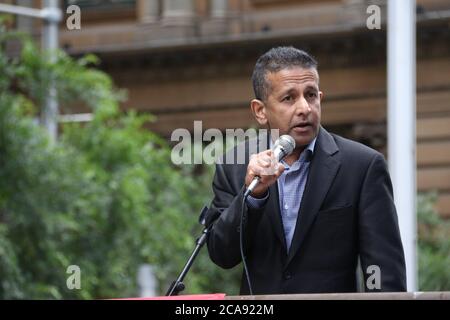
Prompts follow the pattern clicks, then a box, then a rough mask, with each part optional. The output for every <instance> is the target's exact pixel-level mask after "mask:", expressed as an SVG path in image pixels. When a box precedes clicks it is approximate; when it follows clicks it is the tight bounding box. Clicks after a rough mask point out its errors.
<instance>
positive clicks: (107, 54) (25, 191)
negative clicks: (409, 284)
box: [0, 0, 450, 299]
mask: <svg viewBox="0 0 450 320" xmlns="http://www.w3.org/2000/svg"><path fill="white" fill-rule="evenodd" d="M0 3H1V4H8V5H18V6H23V7H28V8H34V9H42V8H43V7H44V6H45V5H47V4H48V3H46V1H40V0H17V1H1V2H0ZM58 4H59V8H61V10H62V12H63V14H64V16H63V17H62V19H61V21H60V23H59V27H58V34H57V40H58V47H59V48H60V50H59V51H57V52H56V51H52V50H47V49H48V47H46V46H47V45H46V44H45V41H43V40H45V32H46V31H45V30H46V25H45V23H43V22H42V19H32V18H29V17H24V16H18V15H13V14H2V13H1V12H0V32H1V34H0V50H1V51H0V95H1V96H0V297H1V298H56V299H61V298H77V299H78V298H80V299H92V298H113V297H127V296H138V295H140V294H146V295H160V294H164V293H165V291H166V289H167V288H168V286H169V284H170V282H171V281H172V280H174V279H175V278H176V275H177V273H178V272H179V271H181V268H182V267H183V264H184V262H185V261H186V259H187V258H188V256H189V254H190V251H191V250H192V248H193V244H194V240H195V237H196V236H197V235H199V234H200V233H201V231H202V228H201V226H200V225H199V224H198V222H197V217H198V214H199V212H200V210H201V208H202V206H203V205H204V204H209V202H210V201H211V196H212V195H211V180H212V175H213V172H214V167H213V166H207V165H181V166H175V165H173V164H172V163H171V162H170V152H171V146H172V145H173V142H172V141H170V136H171V133H172V132H173V130H175V129H177V128H186V129H188V130H190V131H192V129H193V124H194V121H195V120H199V121H202V125H203V130H206V129H208V128H218V129H220V130H225V129H227V128H229V129H232V128H243V129H247V128H251V127H256V126H257V124H256V123H255V121H254V120H253V118H252V115H251V112H250V108H249V101H250V100H251V99H252V97H253V92H252V87H251V81H250V78H251V73H252V70H253V66H254V64H255V61H256V59H257V58H258V56H259V55H261V54H262V53H264V52H265V51H267V50H268V49H270V48H271V47H273V46H279V45H293V46H295V47H298V48H301V49H304V50H306V51H308V52H309V53H311V54H312V55H313V56H315V57H316V59H317V60H318V62H319V73H320V87H321V90H322V91H323V92H324V94H325V98H324V100H323V102H322V124H323V125H324V127H325V128H327V129H328V130H329V131H332V132H335V133H337V134H340V135H342V136H344V137H347V138H350V139H353V140H356V141H359V142H362V143H364V144H366V145H368V146H370V147H372V148H374V149H377V150H379V151H380V152H382V153H384V154H385V156H386V157H387V158H389V155H388V154H387V122H386V121H387V93H386V92H387V89H386V88H387V69H386V65H387V55H386V50H387V36H386V19H387V16H386V13H387V1H381V0H380V1H375V0H374V1H367V0H334V1H333V0H319V1H308V0H186V1H181V0H135V1H133V0H78V1H77V0H68V1H60V2H59V3H58ZM373 4H375V5H377V6H378V7H379V8H380V9H381V10H380V12H381V28H380V29H369V28H368V27H367V25H366V22H367V19H368V17H369V16H370V14H369V13H368V12H367V8H368V7H369V5H373ZM71 5H76V6H78V8H80V13H81V18H80V21H79V22H80V25H79V27H80V28H75V29H73V30H70V28H69V23H68V21H69V20H70V19H71V16H72V14H73V12H69V13H67V12H66V9H67V8H68V7H69V6H71ZM416 14H417V16H416V19H417V24H416V28H417V33H416V37H417V38H416V42H417V49H416V55H417V64H416V70H417V88H416V95H417V114H416V116H417V188H418V192H419V197H418V205H417V209H418V258H419V277H418V280H419V285H418V287H419V288H418V289H420V290H421V291H427V290H433V291H436V290H450V268H449V266H450V220H449V218H450V2H449V1H446V0H417V1H416ZM70 21H72V20H70ZM47 27H48V26H47ZM49 88H52V89H51V90H50V89H49ZM49 90H50V92H52V93H51V94H50V96H52V97H53V100H55V101H56V102H57V105H58V109H59V113H60V115H59V116H58V125H57V128H58V137H57V139H56V140H54V139H52V138H51V136H49V135H48V133H47V131H46V130H45V127H43V126H41V125H40V123H41V122H42V118H43V117H45V115H44V111H43V110H44V109H45V107H46V106H48V105H49V94H48V92H49ZM40 119H41V120H40ZM198 147H199V146H196V145H193V148H198ZM70 265H77V266H79V267H80V270H81V288H80V289H69V288H68V286H67V283H66V282H67V278H68V277H69V276H70V274H69V273H67V272H66V270H67V268H68V266H70ZM139 270H140V271H139ZM240 272H241V269H240V266H238V267H236V268H234V269H233V270H231V271H230V270H225V271H224V270H220V269H219V268H218V267H216V266H215V265H214V264H213V263H212V262H210V261H209V258H208V255H207V252H206V249H204V250H203V251H202V252H201V254H200V256H199V259H198V260H197V261H196V263H195V265H194V267H193V269H192V271H191V272H190V273H189V275H188V277H187V278H186V287H187V289H186V293H210V292H225V293H227V294H238V288H239V278H240Z"/></svg>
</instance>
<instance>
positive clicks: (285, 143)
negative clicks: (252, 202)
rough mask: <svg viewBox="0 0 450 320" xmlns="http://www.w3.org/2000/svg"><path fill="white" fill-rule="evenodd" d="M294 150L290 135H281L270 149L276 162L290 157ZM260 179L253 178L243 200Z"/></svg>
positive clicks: (293, 141)
mask: <svg viewBox="0 0 450 320" xmlns="http://www.w3.org/2000/svg"><path fill="white" fill-rule="evenodd" d="M294 149H295V140H294V138H292V137H291V136H290V135H287V134H285V135H282V136H281V137H279V138H278V139H277V141H275V144H274V145H273V147H272V150H273V153H274V155H275V159H277V161H281V160H282V159H284V158H285V157H286V156H288V155H290V154H291V153H292V151H294ZM260 179H261V177H258V176H256V177H254V178H253V180H252V182H251V183H250V185H249V186H248V188H247V190H246V191H245V193H244V199H246V198H247V197H248V196H249V194H250V193H252V191H253V190H254V189H255V188H256V186H257V185H258V183H259V180H260Z"/></svg>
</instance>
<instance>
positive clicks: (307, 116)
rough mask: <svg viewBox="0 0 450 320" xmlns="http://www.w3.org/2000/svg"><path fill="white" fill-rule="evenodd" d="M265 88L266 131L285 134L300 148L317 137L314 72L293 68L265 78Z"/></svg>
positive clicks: (317, 98) (317, 102)
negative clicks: (266, 87) (267, 127)
mask: <svg viewBox="0 0 450 320" xmlns="http://www.w3.org/2000/svg"><path fill="white" fill-rule="evenodd" d="M266 81H267V84H268V85H269V90H268V96H267V99H266V102H265V108H264V109H265V117H266V118H267V123H268V125H269V127H270V129H277V128H278V129H279V130H280V135H283V134H288V135H290V136H292V137H293V138H294V139H295V143H296V146H297V147H299V148H303V147H305V146H306V145H308V144H309V143H310V142H311V141H312V140H313V139H314V138H315V137H316V136H317V134H318V132H319V126H320V116H321V111H320V101H321V100H322V95H323V94H322V92H321V91H319V75H318V73H317V70H315V69H313V68H311V69H303V68H301V67H293V68H290V69H283V70H280V71H278V72H274V73H268V74H266Z"/></svg>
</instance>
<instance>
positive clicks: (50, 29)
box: [0, 0, 62, 141]
mask: <svg viewBox="0 0 450 320" xmlns="http://www.w3.org/2000/svg"><path fill="white" fill-rule="evenodd" d="M0 12H5V13H10V14H15V15H18V16H24V17H29V18H37V19H43V20H44V30H43V32H42V47H43V50H44V51H49V52H51V53H52V54H51V59H53V61H54V59H55V56H54V55H53V53H54V51H55V50H56V49H58V24H59V22H60V21H61V19H62V13H61V10H60V9H59V2H58V0H44V8H43V9H42V10H39V9H34V8H27V7H21V6H15V5H9V4H0ZM41 118H42V124H43V125H44V126H45V127H46V128H47V131H48V133H49V135H50V139H51V140H52V141H55V140H56V136H57V132H58V122H57V120H58V101H57V97H56V88H55V87H54V84H50V88H49V91H48V93H47V98H46V101H45V105H44V106H43V110H42V117H41Z"/></svg>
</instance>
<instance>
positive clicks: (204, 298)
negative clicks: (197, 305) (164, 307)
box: [114, 293, 225, 300]
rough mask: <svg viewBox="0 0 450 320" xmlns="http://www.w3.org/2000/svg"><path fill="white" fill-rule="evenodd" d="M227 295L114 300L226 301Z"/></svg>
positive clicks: (214, 294)
mask: <svg viewBox="0 0 450 320" xmlns="http://www.w3.org/2000/svg"><path fill="white" fill-rule="evenodd" d="M224 299H225V293H213V294H191V295H179V296H171V297H165V296H162V297H145V298H122V299H114V300H224Z"/></svg>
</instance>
